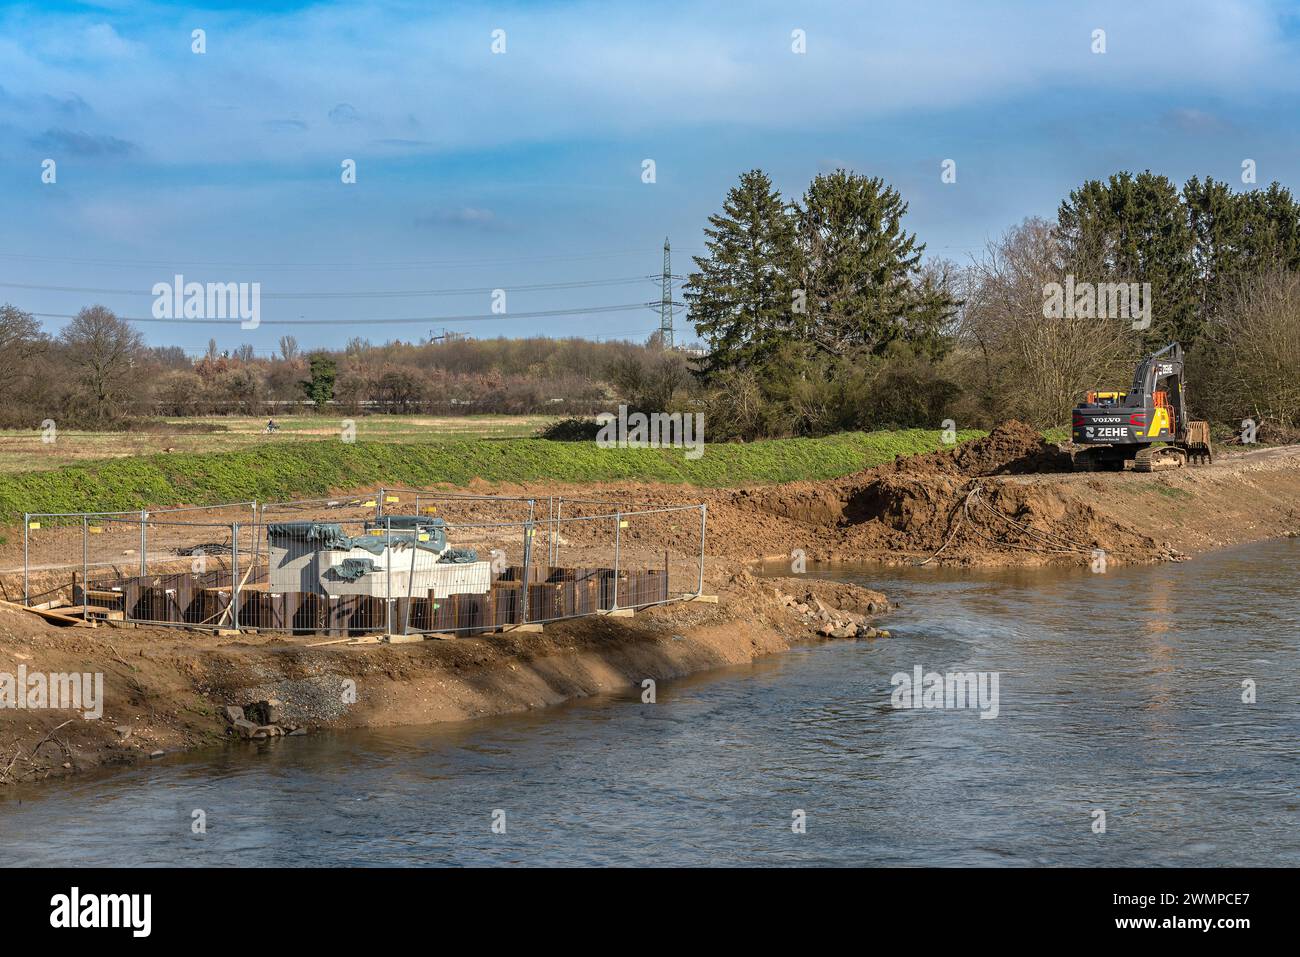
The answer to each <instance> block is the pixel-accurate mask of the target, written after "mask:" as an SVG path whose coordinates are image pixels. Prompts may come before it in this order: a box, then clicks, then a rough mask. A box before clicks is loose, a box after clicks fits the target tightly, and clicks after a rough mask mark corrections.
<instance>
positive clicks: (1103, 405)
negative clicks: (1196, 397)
mask: <svg viewBox="0 0 1300 957" xmlns="http://www.w3.org/2000/svg"><path fill="white" fill-rule="evenodd" d="M1071 437H1072V438H1073V439H1074V443H1075V444H1076V445H1081V446H1084V448H1082V449H1081V450H1080V451H1078V452H1076V453H1075V454H1074V469H1075V471H1076V472H1122V471H1123V470H1124V469H1126V468H1127V469H1132V470H1133V471H1134V472H1163V471H1165V470H1167V469H1178V468H1182V467H1183V466H1185V465H1187V464H1188V463H1189V462H1190V463H1192V464H1198V465H1208V464H1209V463H1211V462H1212V461H1214V450H1213V449H1212V448H1211V447H1210V424H1209V423H1208V422H1201V421H1192V420H1191V419H1189V418H1188V416H1187V400H1186V397H1185V396H1184V395H1183V347H1182V346H1181V345H1179V344H1178V343H1177V342H1171V343H1170V344H1169V345H1167V346H1165V347H1164V348H1163V349H1161V350H1159V351H1158V352H1153V353H1152V354H1151V355H1149V356H1147V357H1146V358H1145V359H1143V360H1142V361H1141V362H1140V363H1139V364H1138V367H1137V371H1136V372H1135V373H1134V374H1133V385H1132V386H1131V387H1130V388H1129V390H1128V391H1127V392H1117V391H1116V392H1089V393H1088V395H1087V398H1086V399H1085V400H1084V401H1083V402H1082V403H1080V404H1079V405H1077V406H1075V408H1074V414H1073V417H1072V428H1071Z"/></svg>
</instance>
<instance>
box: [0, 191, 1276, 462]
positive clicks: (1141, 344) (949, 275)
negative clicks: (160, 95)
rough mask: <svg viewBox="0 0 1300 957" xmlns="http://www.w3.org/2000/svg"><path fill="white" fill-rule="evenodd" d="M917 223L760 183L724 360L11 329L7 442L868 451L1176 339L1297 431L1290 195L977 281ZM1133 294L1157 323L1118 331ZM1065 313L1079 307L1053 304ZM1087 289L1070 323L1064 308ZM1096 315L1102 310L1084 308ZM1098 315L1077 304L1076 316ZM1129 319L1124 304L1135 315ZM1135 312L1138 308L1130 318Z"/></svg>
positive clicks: (1001, 245) (862, 199)
mask: <svg viewBox="0 0 1300 957" xmlns="http://www.w3.org/2000/svg"><path fill="white" fill-rule="evenodd" d="M907 211H908V205H907V202H906V201H905V200H904V198H903V197H902V195H901V194H900V193H899V192H898V191H897V190H896V189H894V188H893V187H892V186H890V185H889V184H888V183H886V182H885V181H884V180H882V179H880V178H879V177H867V176H863V175H860V174H857V173H853V172H850V171H846V170H836V171H834V172H831V173H826V174H822V175H819V176H817V177H815V178H814V179H813V180H812V182H811V183H809V185H808V187H807V189H806V190H805V191H804V192H803V194H802V195H801V196H800V197H798V198H797V199H787V198H786V197H783V196H782V195H781V193H780V192H779V190H777V189H776V188H775V186H774V185H773V183H772V181H771V179H770V177H768V176H767V175H766V174H765V173H763V172H762V171H761V170H751V171H748V172H746V173H744V174H742V175H741V176H740V177H739V181H738V182H737V184H736V185H735V186H734V187H732V188H731V189H730V190H729V191H728V193H727V195H726V196H725V198H724V199H723V202H722V205H721V209H720V210H719V211H718V212H717V213H716V214H714V215H712V216H710V217H709V219H708V222H707V224H706V226H705V228H704V234H705V245H706V247H707V250H706V252H705V253H704V254H703V255H700V256H697V257H695V269H694V270H693V271H692V272H691V273H690V275H689V277H688V278H687V280H686V283H685V288H684V298H685V300H686V303H687V307H688V315H687V318H688V322H689V323H690V324H691V325H693V327H694V329H695V331H696V332H697V334H698V335H699V336H700V338H701V339H702V340H703V342H704V344H705V346H706V349H705V351H704V354H703V355H701V356H696V355H693V354H689V353H686V352H683V351H681V350H665V349H663V348H662V345H661V343H660V341H659V339H658V336H657V334H656V335H655V336H652V337H650V339H649V340H647V341H646V342H644V343H631V342H604V343H601V342H593V341H590V340H585V339H549V338H543V337H531V338H525V339H506V338H497V339H487V340H473V339H452V340H447V341H440V342H435V343H409V342H401V341H394V342H388V343H384V344H378V345H377V344H372V343H370V342H368V341H366V340H363V339H360V338H356V339H353V340H351V341H350V342H349V343H348V344H347V346H346V347H345V348H343V349H341V350H316V351H314V352H311V353H309V354H304V353H303V351H302V350H301V349H300V348H299V345H298V343H297V341H296V340H295V339H294V338H293V337H292V336H285V337H282V338H281V340H280V349H279V352H278V354H277V355H275V356H258V355H256V354H255V352H254V350H253V348H252V347H251V346H241V347H239V348H238V349H236V350H234V351H219V350H218V349H217V346H216V343H215V342H210V343H209V347H208V350H207V352H206V354H205V355H203V356H200V357H199V358H197V359H191V358H190V357H187V356H186V355H185V354H184V353H183V352H182V351H181V350H180V349H177V348H174V347H164V348H157V347H154V348H150V347H147V346H146V345H145V343H144V341H143V339H142V338H141V336H140V335H139V333H138V332H137V331H136V330H135V328H134V327H133V326H132V325H131V324H130V323H128V322H126V321H124V320H121V319H119V318H118V317H117V316H115V315H114V314H113V313H112V312H111V311H110V310H109V309H107V308H105V307H103V306H99V305H96V306H90V307H88V308H86V309H83V310H81V312H80V313H78V314H77V316H76V317H75V318H74V319H72V320H71V321H70V322H69V323H68V324H67V325H66V326H65V327H64V328H63V329H62V330H60V332H59V333H58V334H57V335H53V336H49V335H46V334H45V333H44V332H42V330H41V327H40V324H39V323H37V322H36V321H35V319H33V318H32V317H31V316H30V315H28V314H27V313H25V312H23V311H22V310H20V309H18V308H16V307H14V306H12V305H5V306H3V307H0V356H2V357H3V359H4V361H3V362H0V425H7V426H21V427H32V426H36V425H39V424H40V423H41V422H42V421H43V420H44V419H47V418H50V419H54V420H56V421H58V422H60V423H62V424H63V425H65V426H72V427H76V426H84V427H91V428H122V427H126V426H127V425H128V424H130V423H132V422H135V421H139V420H140V419H142V418H147V417H149V416H157V415H166V416H186V415H214V414H226V413H237V414H247V415H262V414H268V415H270V414H274V413H276V412H280V413H281V414H283V413H284V412H285V411H286V410H297V409H325V408H329V409H332V410H336V411H339V412H343V413H346V414H363V413H370V412H388V413H435V414H459V413H468V412H484V413H513V414H539V413H549V414H555V415H591V414H593V413H596V412H601V411H609V410H612V409H613V408H614V407H615V406H616V405H617V404H619V403H627V404H628V405H629V406H631V407H632V408H634V409H636V410H640V411H669V412H672V411H683V412H686V411H691V412H697V411H703V412H705V413H706V423H707V426H706V427H707V429H708V434H709V439H710V440H711V441H717V440H723V439H729V438H734V439H742V440H748V439H753V438H761V437H769V436H787V435H821V434H827V433H831V432H837V431H845V430H858V429H866V430H870V429H888V428H900V427H924V428H936V427H938V426H939V425H940V424H941V423H942V422H943V421H944V420H945V419H952V420H954V422H956V423H957V424H958V426H959V427H962V428H966V427H988V426H991V425H993V424H995V423H996V422H999V421H1002V420H1005V419H1007V418H1012V417H1015V418H1019V419H1022V420H1025V421H1028V422H1030V423H1032V424H1035V425H1037V426H1040V427H1052V426H1061V425H1065V424H1066V423H1067V422H1068V418H1069V411H1070V408H1071V407H1072V406H1073V405H1074V404H1075V403H1076V402H1077V401H1078V400H1079V398H1080V397H1081V396H1082V394H1083V393H1084V392H1086V391H1087V390H1089V389H1093V388H1099V387H1117V388H1125V387H1127V385H1128V383H1129V381H1130V378H1131V375H1132V372H1133V368H1134V366H1135V365H1136V363H1137V361H1138V359H1139V358H1140V357H1141V356H1143V355H1145V354H1146V353H1148V352H1151V351H1153V350H1154V349H1157V348H1160V347H1161V346H1163V345H1165V344H1166V343H1168V342H1170V341H1173V340H1178V341H1180V342H1181V343H1182V344H1183V347H1184V349H1185V350H1186V352H1187V357H1188V367H1187V379H1188V393H1189V401H1190V404H1191V408H1192V412H1193V414H1194V415H1195V416H1196V417H1198V418H1199V417H1204V418H1208V419H1210V420H1211V421H1212V422H1214V423H1216V424H1218V425H1220V426H1233V427H1236V426H1238V425H1239V423H1240V422H1241V420H1243V419H1247V418H1250V419H1253V420H1255V422H1256V423H1258V425H1259V426H1260V428H1261V429H1262V430H1263V434H1264V435H1265V437H1267V436H1268V434H1269V430H1274V431H1277V432H1279V433H1288V432H1289V431H1290V430H1294V429H1297V428H1300V375H1298V374H1297V371H1296V356H1297V355H1298V354H1300V205H1298V204H1297V203H1296V201H1295V200H1294V198H1293V197H1292V195H1291V193H1290V191H1289V190H1287V189H1285V188H1283V187H1282V186H1280V185H1278V184H1277V183H1274V184H1272V185H1270V186H1268V187H1266V188H1261V189H1251V190H1243V191H1236V190H1233V189H1232V188H1231V187H1230V186H1229V185H1228V184H1226V183H1223V182H1219V181H1216V180H1214V179H1212V178H1206V179H1204V180H1202V179H1200V178H1198V177H1193V178H1192V179H1190V180H1189V181H1188V182H1186V183H1185V184H1183V186H1182V187H1181V188H1180V187H1178V186H1177V185H1176V184H1174V183H1173V182H1172V181H1171V180H1169V179H1168V178H1167V177H1165V176H1161V175H1158V174H1155V173H1152V172H1150V171H1145V172H1142V173H1139V174H1137V175H1133V174H1130V173H1128V172H1120V173H1116V174H1115V175H1113V176H1111V177H1109V178H1108V179H1106V180H1104V181H1103V180H1089V181H1087V182H1085V183H1083V184H1081V185H1080V186H1079V187H1078V188H1077V189H1074V190H1072V191H1071V192H1070V193H1069V195H1068V196H1067V197H1065V198H1064V199H1063V200H1062V201H1061V203H1060V205H1059V207H1058V209H1057V212H1056V216H1055V218H1054V219H1044V218H1028V219H1025V220H1024V221H1022V222H1021V223H1018V224H1016V225H1015V226H1013V227H1011V228H1010V229H1008V230H1007V231H1006V232H1005V233H1004V234H1003V235H1002V236H1000V237H999V238H997V239H996V240H993V241H991V242H989V243H988V245H987V248H986V249H985V250H983V252H982V253H981V254H980V255H978V256H975V257H972V259H971V261H970V262H967V263H956V262H952V261H950V260H946V259H943V258H936V257H929V258H927V257H926V255H925V248H926V247H925V244H924V243H922V242H920V241H919V239H918V237H917V236H916V234H915V233H914V232H911V231H909V230H908V229H907V227H906V224H905V219H906V215H907ZM1107 287H1109V293H1108V296H1109V297H1110V299H1114V298H1115V295H1116V294H1118V293H1122V294H1123V297H1127V296H1128V295H1129V292H1130V291H1131V292H1132V294H1133V295H1134V296H1140V298H1141V300H1142V315H1141V321H1140V322H1138V321H1132V320H1134V319H1135V317H1136V313H1135V312H1132V313H1129V312H1126V313H1124V314H1123V315H1116V314H1113V312H1107V307H1108V306H1111V307H1113V306H1114V302H1110V301H1109V300H1108V299H1107V297H1104V296H1102V295H1100V290H1102V289H1103V288H1107ZM1049 290H1053V291H1054V293H1055V297H1056V298H1055V302H1056V304H1057V305H1058V306H1063V307H1064V308H1058V309H1056V310H1055V311H1052V310H1050V309H1048V308H1047V304H1048V303H1049V301H1050V300H1051V298H1052V297H1051V296H1049V292H1048V291H1049ZM1063 290H1064V291H1067V292H1068V295H1069V296H1070V297H1071V301H1070V302H1066V303H1062V302H1061V300H1062V298H1063V297H1064V295H1065V294H1066V293H1063V292H1062V291H1063ZM1085 293H1087V294H1090V295H1092V298H1091V299H1089V298H1088V295H1085ZM1076 296H1077V297H1078V301H1077V302H1076V301H1074V297H1076ZM1123 297H1121V299H1123ZM1125 301H1127V303H1128V305H1130V306H1132V305H1134V302H1133V301H1131V300H1125Z"/></svg>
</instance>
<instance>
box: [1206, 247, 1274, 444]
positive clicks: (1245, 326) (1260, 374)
mask: <svg viewBox="0 0 1300 957" xmlns="http://www.w3.org/2000/svg"><path fill="white" fill-rule="evenodd" d="M1209 338H1210V343H1211V345H1210V350H1209V354H1208V355H1206V356H1197V357H1196V364H1195V367H1194V368H1193V370H1192V371H1193V376H1194V377H1195V378H1194V380H1193V381H1194V384H1195V385H1196V392H1197V393H1199V394H1200V395H1201V396H1203V397H1204V398H1202V399H1200V402H1201V403H1203V404H1208V405H1209V406H1210V407H1211V411H1212V412H1213V413H1214V414H1215V415H1216V417H1218V418H1221V419H1224V420H1227V421H1232V422H1234V423H1235V422H1236V421H1238V420H1241V419H1243V418H1251V419H1254V420H1255V421H1256V422H1257V423H1259V424H1261V425H1263V424H1265V423H1272V424H1274V425H1278V426H1281V427H1282V428H1284V429H1293V428H1297V427H1300V375H1297V374H1296V356H1297V355H1300V274H1297V273H1294V272H1289V271H1285V270H1274V271H1271V272H1268V273H1265V274H1263V275H1260V276H1257V277H1253V278H1251V279H1248V280H1247V281H1246V282H1245V283H1244V284H1243V285H1242V286H1241V287H1239V288H1238V289H1237V291H1236V292H1235V294H1233V295H1231V296H1230V297H1229V299H1228V300H1227V303H1226V305H1225V307H1224V308H1223V309H1222V310H1221V312H1220V313H1219V314H1218V315H1217V316H1215V318H1214V319H1213V321H1212V322H1211V324H1210V336H1209ZM1193 401H1196V393H1193Z"/></svg>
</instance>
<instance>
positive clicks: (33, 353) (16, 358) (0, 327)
mask: <svg viewBox="0 0 1300 957" xmlns="http://www.w3.org/2000/svg"><path fill="white" fill-rule="evenodd" d="M48 341H49V340H48V339H47V338H46V336H45V333H43V332H42V331H41V325H40V323H38V322H37V321H36V320H35V319H33V318H32V317H31V315H29V314H28V313H25V312H23V311H22V310H21V309H16V308H15V307H13V306H11V305H9V304H8V303H6V304H5V305H3V306H0V360H2V361H0V400H9V399H12V398H14V397H15V395H16V393H17V390H18V388H19V386H20V384H21V383H23V382H25V381H26V380H27V379H28V378H29V377H30V376H31V374H32V372H33V369H32V363H33V361H34V360H35V359H36V358H37V357H39V356H40V355H42V354H43V353H44V352H45V349H46V346H47V345H48Z"/></svg>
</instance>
